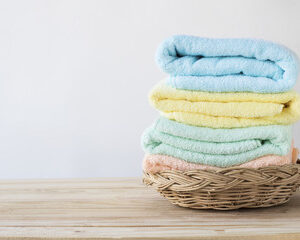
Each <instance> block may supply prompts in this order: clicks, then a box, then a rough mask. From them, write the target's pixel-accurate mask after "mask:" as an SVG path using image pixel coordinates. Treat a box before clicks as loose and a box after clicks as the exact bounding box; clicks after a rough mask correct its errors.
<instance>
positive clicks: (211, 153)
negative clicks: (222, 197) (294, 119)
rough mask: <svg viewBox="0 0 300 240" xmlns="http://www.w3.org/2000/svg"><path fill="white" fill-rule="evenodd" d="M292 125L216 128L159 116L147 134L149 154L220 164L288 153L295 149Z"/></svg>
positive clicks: (226, 165) (232, 163)
mask: <svg viewBox="0 0 300 240" xmlns="http://www.w3.org/2000/svg"><path fill="white" fill-rule="evenodd" d="M291 135H292V134H291V126H288V125H269V126H262V127H249V128H233V129H220V128H219V129H214V128H206V127H195V126H190V125H185V124H182V123H178V122H175V121H172V120H168V119H166V118H163V117H161V118H159V119H158V120H157V121H156V122H155V123H154V125H153V126H152V127H150V128H148V129H147V130H146V131H145V132H144V135H143V138H142V145H143V148H144V150H145V152H147V153H149V154H163V155H169V156H173V157H177V158H180V159H183V160H185V161H187V162H193V163H201V164H205V165H211V166H217V167H230V166H234V165H240V164H242V163H245V162H248V161H251V160H253V159H256V158H258V157H261V156H265V155H268V154H275V155H282V156H283V155H286V154H288V152H289V151H290V148H291V142H292V137H291Z"/></svg>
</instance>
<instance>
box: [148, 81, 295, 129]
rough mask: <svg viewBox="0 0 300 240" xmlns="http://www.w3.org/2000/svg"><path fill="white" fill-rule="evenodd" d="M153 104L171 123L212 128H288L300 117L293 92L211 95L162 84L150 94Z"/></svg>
mask: <svg viewBox="0 0 300 240" xmlns="http://www.w3.org/2000/svg"><path fill="white" fill-rule="evenodd" d="M150 102H151V103H152V105H153V106H154V107H155V108H157V109H158V110H159V111H161V112H162V114H163V116H165V117H167V118H169V119H173V120H176V121H178V122H181V123H186V124H190V125H195V126H204V127H212V128H236V127H249V126H263V125H288V124H291V123H294V122H296V121H297V120H299V117H300V97H299V95H298V94H297V93H296V92H294V91H289V92H285V93H274V94H266V93H265V94H260V93H245V92H243V93H210V92H200V91H189V90H179V89H176V88H172V87H170V86H167V85H166V84H165V83H164V82H161V83H159V84H158V85H156V86H155V87H154V89H153V90H152V91H151V93H150Z"/></svg>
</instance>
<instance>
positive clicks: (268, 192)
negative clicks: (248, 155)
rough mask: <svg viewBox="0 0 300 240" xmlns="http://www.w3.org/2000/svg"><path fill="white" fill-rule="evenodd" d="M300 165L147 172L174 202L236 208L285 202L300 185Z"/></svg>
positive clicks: (150, 180) (149, 181)
mask: <svg viewBox="0 0 300 240" xmlns="http://www.w3.org/2000/svg"><path fill="white" fill-rule="evenodd" d="M299 166H300V164H299V160H298V164H292V165H284V166H270V167H263V168H259V169H250V168H239V167H231V168H225V169H222V170H218V171H207V170H192V171H185V172H182V171H171V170H168V171H163V172H159V173H156V174H151V173H144V177H143V182H144V183H145V184H146V185H151V186H153V187H155V188H156V190H157V191H158V192H159V193H160V194H161V195H162V196H164V197H165V198H167V199H168V200H169V201H170V202H171V203H173V204H175V205H179V206H181V207H188V208H196V209H217V210H233V209H238V208H258V207H270V206H276V205H280V204H283V203H285V202H287V201H289V200H290V198H291V196H292V195H293V193H295V191H296V190H297V188H298V187H299V185H300V167H299Z"/></svg>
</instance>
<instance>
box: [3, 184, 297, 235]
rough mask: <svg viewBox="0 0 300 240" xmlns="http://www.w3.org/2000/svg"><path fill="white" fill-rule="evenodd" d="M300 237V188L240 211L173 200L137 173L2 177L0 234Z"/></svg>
mask: <svg viewBox="0 0 300 240" xmlns="http://www.w3.org/2000/svg"><path fill="white" fill-rule="evenodd" d="M113 238H118V239H228V240H229V239H230V240H231V239H251V240H253V239H263V240H268V239H272V240H273V239H280V240H285V239H289V240H291V239H300V194H299V193H297V195H296V196H295V197H294V198H292V200H291V201H290V202H289V203H287V204H285V205H282V206H279V207H272V208H265V209H245V210H238V211H226V212H224V211H213V210H192V209H185V208H181V207H177V206H174V205H171V204H170V203H169V202H168V201H167V200H165V199H163V198H162V197H161V196H160V195H159V194H158V193H157V192H156V191H155V190H153V189H151V188H149V187H146V186H144V185H143V184H142V183H141V180H140V179H136V178H117V179H79V180H78V179H77V180H25V181H21V180H18V181H0V239H1V240H3V239H5V240H9V239H30V240H32V239H113Z"/></svg>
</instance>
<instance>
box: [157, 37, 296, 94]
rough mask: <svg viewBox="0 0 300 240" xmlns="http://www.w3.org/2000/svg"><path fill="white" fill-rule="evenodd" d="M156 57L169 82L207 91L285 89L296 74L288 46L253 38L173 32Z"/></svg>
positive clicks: (293, 55)
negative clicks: (190, 34) (208, 36)
mask: <svg viewBox="0 0 300 240" xmlns="http://www.w3.org/2000/svg"><path fill="white" fill-rule="evenodd" d="M156 61H157V63H158V65H159V66H160V67H161V68H162V70H163V71H165V72H166V73H168V74H170V77H169V79H168V84H170V85H171V86H173V87H175V88H179V89H189V90H200V91H209V92H260V93H275V92H285V91H288V90H290V89H291V88H292V87H293V86H294V85H295V82H296V80H297V75H298V60H297V58H296V56H295V54H294V53H293V52H292V51H291V50H289V49H287V48H286V47H284V46H281V45H279V44H275V43H272V42H268V41H264V40H257V39H209V38H200V37H194V36H184V35H179V36H173V37H171V38H168V39H167V40H165V41H164V42H163V43H162V44H161V45H160V47H159V48H158V51H157V54H156Z"/></svg>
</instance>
